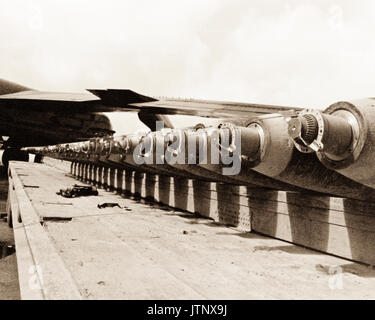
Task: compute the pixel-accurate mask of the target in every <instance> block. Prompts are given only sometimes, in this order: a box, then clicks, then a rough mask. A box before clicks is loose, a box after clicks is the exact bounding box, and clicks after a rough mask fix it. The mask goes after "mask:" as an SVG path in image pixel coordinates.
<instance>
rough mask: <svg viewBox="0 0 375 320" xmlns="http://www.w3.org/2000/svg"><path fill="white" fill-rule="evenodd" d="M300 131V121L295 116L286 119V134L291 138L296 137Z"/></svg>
mask: <svg viewBox="0 0 375 320" xmlns="http://www.w3.org/2000/svg"><path fill="white" fill-rule="evenodd" d="M301 131H302V122H301V120H300V119H299V118H298V117H297V118H291V119H290V120H289V121H288V134H289V136H290V137H291V138H292V139H296V138H298V137H299V136H300V134H301Z"/></svg>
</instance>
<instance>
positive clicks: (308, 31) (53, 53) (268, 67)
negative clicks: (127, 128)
mask: <svg viewBox="0 0 375 320" xmlns="http://www.w3.org/2000/svg"><path fill="white" fill-rule="evenodd" d="M374 30H375V1H372V0H367V1H366V0H357V1H355V0H350V1H349V0H340V1H331V0H315V1H306V0H290V1H287V0H286V1H281V0H251V1H249V0H204V1H202V0H189V1H186V0H178V1H177V0H158V1H154V0H136V1H135V0H134V1H124V0H122V1H120V0H119V1H116V0H106V1H95V0H87V1H86V0H63V1H60V0H0V78H4V79H7V80H11V81H14V82H17V83H20V84H23V85H26V86H29V87H32V88H35V89H41V90H51V91H74V92H80V91H82V90H84V89H85V88H123V89H132V90H135V91H137V92H139V93H142V94H146V95H153V96H170V97H187V98H203V99H213V100H225V101H239V102H254V103H269V104H276V105H286V106H300V107H315V108H321V109H323V108H326V107H328V106H329V105H330V104H332V103H334V102H336V101H339V100H350V99H355V98H363V97H371V96H375V84H374V80H373V78H374V76H375V41H373V32H374Z"/></svg>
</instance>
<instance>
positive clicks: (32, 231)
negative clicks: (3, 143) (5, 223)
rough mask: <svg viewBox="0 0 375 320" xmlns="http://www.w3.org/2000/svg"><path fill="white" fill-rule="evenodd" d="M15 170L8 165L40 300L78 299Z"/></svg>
mask: <svg viewBox="0 0 375 320" xmlns="http://www.w3.org/2000/svg"><path fill="white" fill-rule="evenodd" d="M19 166H20V165H19V164H17V162H10V164H9V168H10V171H11V175H12V181H13V183H14V188H15V194H16V197H17V203H18V207H19V213H20V215H21V218H22V225H23V228H24V231H25V235H26V238H27V242H28V245H29V248H30V251H31V254H32V257H33V261H34V265H33V266H34V269H35V270H37V275H38V278H39V280H40V285H41V290H42V292H43V296H44V298H46V299H81V295H80V293H79V291H78V289H77V287H76V285H75V283H74V280H73V278H72V276H71V274H70V272H69V271H68V270H67V269H66V267H65V265H64V263H63V261H62V259H61V257H60V256H59V254H58V253H57V252H56V250H55V248H54V246H53V244H52V242H51V239H50V238H49V237H48V235H47V234H46V232H45V230H44V229H43V227H42V226H41V224H40V217H39V216H38V214H37V213H36V212H35V210H34V208H33V206H32V205H31V202H30V199H29V198H28V197H27V195H26V193H25V191H24V189H23V185H22V183H21V181H20V179H19V177H18V175H17V167H19ZM20 167H22V165H21V166H20ZM23 284H24V282H23Z"/></svg>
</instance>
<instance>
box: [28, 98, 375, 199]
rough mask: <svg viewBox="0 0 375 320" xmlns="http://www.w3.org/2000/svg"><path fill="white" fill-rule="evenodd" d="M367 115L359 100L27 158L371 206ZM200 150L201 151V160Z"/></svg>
mask: <svg viewBox="0 0 375 320" xmlns="http://www.w3.org/2000/svg"><path fill="white" fill-rule="evenodd" d="M374 111H375V100H372V99H364V100H360V101H353V102H338V103H336V104H333V105H331V106H330V107H329V108H328V109H326V110H325V111H319V110H311V109H305V110H303V111H301V112H295V113H288V114H267V115H262V116H258V117H255V118H251V119H246V120H239V121H231V122H230V123H221V124H220V125H218V126H214V127H208V128H207V127H203V126H201V127H196V128H188V129H184V130H176V129H162V130H161V131H158V132H151V133H148V134H132V135H126V136H120V137H108V138H96V139H91V140H89V141H85V142H78V143H69V144H62V145H56V146H48V147H35V148H26V150H27V151H28V152H31V153H36V154H41V155H47V156H50V157H55V158H59V159H64V160H71V161H72V160H73V161H78V162H88V163H96V164H102V165H111V166H114V167H116V166H117V167H119V168H123V167H126V168H132V169H136V170H141V171H145V172H151V173H154V174H166V175H173V176H182V177H185V178H193V179H202V180H207V181H216V182H224V183H231V184H237V185H246V186H248V187H250V188H251V187H253V188H259V187H263V188H270V189H277V190H285V191H297V192H315V193H318V194H325V195H333V196H339V197H345V198H352V199H357V200H363V201H375V189H374V188H375V170H374V168H375V154H374V152H373V151H375V112H374ZM192 147H193V148H192ZM190 149H195V151H196V150H199V152H195V153H194V152H190ZM186 150H188V152H186ZM201 150H204V151H207V152H206V154H205V156H203V157H202V158H200V157H201V152H200V151H201ZM213 151H219V152H213ZM203 153H204V152H203ZM198 155H199V157H198ZM228 159H229V160H230V161H228ZM181 160H182V161H181ZM217 160H218V161H217ZM229 162H231V163H229ZM238 164H239V165H238Z"/></svg>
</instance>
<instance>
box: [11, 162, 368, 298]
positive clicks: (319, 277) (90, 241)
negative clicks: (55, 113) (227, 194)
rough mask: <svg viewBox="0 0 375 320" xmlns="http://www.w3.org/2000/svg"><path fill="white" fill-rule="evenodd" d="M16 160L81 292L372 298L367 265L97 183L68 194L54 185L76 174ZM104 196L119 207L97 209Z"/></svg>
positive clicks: (90, 295) (91, 295) (101, 295)
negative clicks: (95, 191) (92, 189)
mask: <svg viewBox="0 0 375 320" xmlns="http://www.w3.org/2000/svg"><path fill="white" fill-rule="evenodd" d="M17 167H18V169H17V172H18V173H21V175H20V179H21V181H22V182H23V184H24V185H28V186H29V187H26V188H25V190H26V192H27V194H28V196H29V197H30V199H31V200H32V204H33V206H34V208H35V209H36V211H37V212H38V213H39V214H40V216H41V217H42V218H43V219H44V224H43V227H44V230H45V231H46V232H47V234H48V236H49V238H50V239H51V241H52V243H53V245H54V247H55V248H56V250H57V252H58V253H59V255H60V257H61V258H62V260H63V262H64V264H65V266H66V268H67V269H68V270H69V272H70V273H71V275H72V277H73V279H74V282H75V284H76V286H77V288H78V290H79V292H80V294H81V295H82V297H83V298H85V299H266V298H267V299H336V298H337V299H363V298H367V299H373V298H375V291H374V290H373V288H374V285H375V271H374V270H373V269H372V268H370V267H367V266H364V265H360V264H357V263H353V262H351V261H348V260H344V259H341V258H337V257H333V256H329V255H326V254H323V253H319V252H316V251H312V250H307V249H304V248H302V247H299V246H295V245H293V244H290V243H287V242H283V241H279V240H275V239H272V238H267V237H263V236H260V235H258V234H254V233H244V232H240V231H238V230H235V229H232V228H227V227H224V226H221V225H219V224H217V223H214V222H212V220H210V219H204V218H199V217H197V216H195V215H193V214H188V213H184V212H181V211H175V210H172V209H170V208H169V209H168V208H165V207H160V206H157V205H148V204H145V203H139V202H136V201H134V200H131V199H125V198H122V197H120V196H119V195H115V194H114V193H110V192H107V191H103V190H99V196H97V197H95V196H91V197H82V198H74V199H65V198H62V197H59V196H57V195H56V194H55V192H56V191H58V190H59V189H60V188H62V187H66V186H69V185H72V184H74V183H77V181H76V180H75V179H73V178H71V177H69V176H66V175H65V174H64V173H63V172H61V171H59V170H56V169H53V168H50V167H47V166H44V165H40V164H21V163H20V164H17ZM37 177H38V178H37ZM41 177H43V178H41ZM30 186H32V187H30ZM36 186H38V188H36ZM104 201H105V202H118V203H119V205H120V206H121V207H122V208H106V209H98V208H97V204H98V203H102V202H104ZM57 218H64V219H65V220H61V219H57ZM337 270H338V271H339V273H337V274H330V273H332V272H333V271H337ZM340 271H341V273H340ZM58 276H59V275H58V274H56V277H58ZM340 288H341V289H340Z"/></svg>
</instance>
